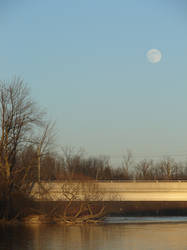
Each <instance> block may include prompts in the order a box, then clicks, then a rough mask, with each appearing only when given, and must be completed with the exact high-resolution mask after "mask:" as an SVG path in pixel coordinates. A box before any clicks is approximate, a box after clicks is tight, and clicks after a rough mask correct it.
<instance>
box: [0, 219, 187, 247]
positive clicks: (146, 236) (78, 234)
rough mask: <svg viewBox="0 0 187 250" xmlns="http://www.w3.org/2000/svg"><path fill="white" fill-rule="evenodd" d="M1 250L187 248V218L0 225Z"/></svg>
mask: <svg viewBox="0 0 187 250" xmlns="http://www.w3.org/2000/svg"><path fill="white" fill-rule="evenodd" d="M0 249H1V250H62V249H64V250H74V249H75V250H80V249H83V250H121V249H127V250H136V249H138V250H160V249H161V250H162V249H163V250H179V249H180V250H186V249H187V218H186V217H173V218H167V217H165V218H152V217H145V218H137V217H136V218H124V217H121V218H119V217H118V218H117V217H116V218H107V219H106V221H105V223H103V224H100V225H83V226H63V225H27V226H18V225H17V226H15V225H14V226H6V227H3V226H1V227H0Z"/></svg>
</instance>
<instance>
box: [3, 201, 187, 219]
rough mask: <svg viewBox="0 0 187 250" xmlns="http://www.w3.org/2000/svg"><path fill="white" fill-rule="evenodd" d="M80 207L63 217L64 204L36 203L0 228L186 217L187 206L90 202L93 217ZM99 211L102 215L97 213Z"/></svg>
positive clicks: (72, 208)
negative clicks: (152, 217)
mask: <svg viewBox="0 0 187 250" xmlns="http://www.w3.org/2000/svg"><path fill="white" fill-rule="evenodd" d="M81 204H82V203H80V202H78V201H76V202H73V203H72V204H71V208H69V211H68V215H67V214H66V215H64V210H65V208H66V207H67V202H62V201H37V202H33V203H32V206H31V207H25V208H24V211H26V212H24V211H22V212H23V213H22V216H20V217H15V218H13V219H11V220H6V219H1V220H0V224H17V223H26V224H84V223H98V222H100V221H102V220H103V218H105V217H113V216H125V217H132V216H134V217H144V216H187V202H181V201H179V202H164V201H163V202H142V201H141V202H140V201H136V202H127V201H126V202H124V201H118V202H116V201H105V202H101V201H99V202H89V209H90V208H91V209H92V215H93V216H92V215H91V216H89V214H88V213H87V211H86V210H83V211H82V212H81V213H80V207H81V206H82V205H81ZM87 205H88V204H87ZM101 209H102V212H100V211H101Z"/></svg>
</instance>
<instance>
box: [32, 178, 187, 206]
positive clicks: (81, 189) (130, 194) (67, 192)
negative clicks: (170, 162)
mask: <svg viewBox="0 0 187 250" xmlns="http://www.w3.org/2000/svg"><path fill="white" fill-rule="evenodd" d="M32 195H33V196H34V198H35V199H38V200H55V201H57V200H67V197H69V198H70V199H71V198H72V197H74V198H73V199H75V200H92V201H97V200H104V201H187V181H89V182H41V183H40V185H38V184H36V185H35V186H34V188H33V191H32Z"/></svg>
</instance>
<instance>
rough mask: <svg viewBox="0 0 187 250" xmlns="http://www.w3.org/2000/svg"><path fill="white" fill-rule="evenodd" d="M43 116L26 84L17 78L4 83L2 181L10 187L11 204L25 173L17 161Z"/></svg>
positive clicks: (0, 93)
mask: <svg viewBox="0 0 187 250" xmlns="http://www.w3.org/2000/svg"><path fill="white" fill-rule="evenodd" d="M43 115H44V113H43V112H41V111H40V110H39V109H38V108H37V107H36V105H35V103H34V102H33V101H32V99H31V97H30V93H29V89H28V87H27V86H26V85H25V84H24V82H23V80H21V79H20V78H15V79H13V80H12V81H11V82H6V81H1V82H0V179H1V184H2V183H4V184H3V185H4V186H6V188H5V189H4V190H6V191H7V192H6V194H5V195H4V196H6V199H7V200H8V199H9V198H10V195H11V192H12V190H14V189H18V188H19V186H20V182H17V183H16V180H18V178H17V176H18V175H19V173H20V171H21V172H23V169H21V170H20V169H17V168H16V157H17V155H18V153H19V152H21V150H22V149H23V148H24V147H25V146H26V145H28V143H29V141H30V138H31V135H32V133H33V132H34V131H35V130H36V128H37V127H38V126H42V117H43ZM25 167H26V168H27V166H25ZM26 173H27V171H24V174H26ZM22 176H23V175H22ZM23 179H24V178H23Z"/></svg>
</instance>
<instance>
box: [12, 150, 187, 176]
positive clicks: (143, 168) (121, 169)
mask: <svg viewBox="0 0 187 250" xmlns="http://www.w3.org/2000/svg"><path fill="white" fill-rule="evenodd" d="M16 162H17V164H16V165H17V168H18V169H23V168H24V166H25V165H29V166H30V168H29V169H30V170H29V171H30V173H29V175H27V178H31V179H32V180H33V181H34V180H35V181H37V179H38V166H37V152H36V151H35V149H34V148H33V147H32V146H29V147H27V148H24V150H23V151H22V152H21V153H20V154H19V155H18V156H17V161H16ZM65 179H68V180H75V179H79V180H86V179H88V180H89V179H92V180H185V179H187V164H185V163H178V162H176V161H175V160H173V159H171V158H166V159H163V160H160V161H157V162H155V161H153V160H146V159H145V160H142V161H139V162H135V161H134V160H133V156H132V154H131V153H130V152H127V154H126V155H124V157H123V159H122V161H121V166H118V167H116V166H115V167H114V166H112V164H111V163H110V159H109V158H108V157H85V156H84V154H83V153H81V152H74V151H73V150H72V149H71V148H65V149H63V150H62V153H61V154H55V153H54V152H53V153H50V152H48V153H46V154H45V155H43V156H42V158H41V163H40V180H43V181H49V180H51V181H54V180H65Z"/></svg>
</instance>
